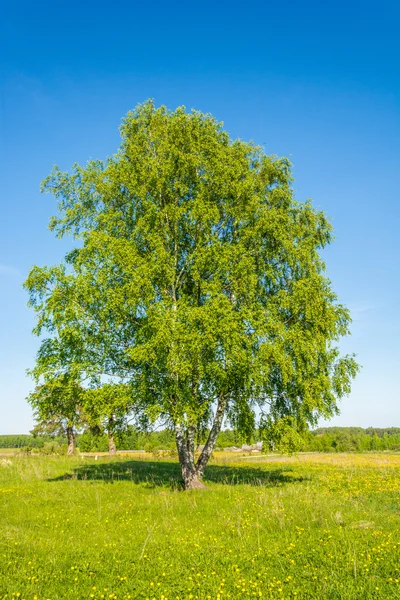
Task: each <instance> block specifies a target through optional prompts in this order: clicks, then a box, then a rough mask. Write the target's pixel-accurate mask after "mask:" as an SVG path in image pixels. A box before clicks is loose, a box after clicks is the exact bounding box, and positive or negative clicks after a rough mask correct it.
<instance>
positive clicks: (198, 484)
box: [184, 477, 207, 490]
mask: <svg viewBox="0 0 400 600" xmlns="http://www.w3.org/2000/svg"><path fill="white" fill-rule="evenodd" d="M184 485H185V490H206V489H207V486H205V485H204V483H203V482H202V481H201V479H199V478H198V477H191V478H190V479H189V480H186V481H184Z"/></svg>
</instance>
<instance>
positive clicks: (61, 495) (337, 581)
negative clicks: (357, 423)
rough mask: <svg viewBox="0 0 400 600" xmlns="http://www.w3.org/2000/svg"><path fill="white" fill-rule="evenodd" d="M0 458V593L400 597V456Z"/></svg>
mask: <svg viewBox="0 0 400 600" xmlns="http://www.w3.org/2000/svg"><path fill="white" fill-rule="evenodd" d="M206 475H207V483H208V489H207V490H206V491H196V492H182V491H180V488H179V482H178V481H179V469H178V465H177V464H176V463H174V462H171V461H167V460H155V459H146V458H145V457H126V456H123V457H117V458H115V459H113V460H110V459H109V458H104V457H102V458H99V460H97V461H95V460H94V458H88V457H85V458H83V459H82V458H80V457H72V458H70V459H67V458H59V457H54V458H53V457H39V456H32V457H23V456H15V457H9V458H8V457H4V456H3V457H1V458H0V528H1V529H0V531H1V533H0V535H1V539H0V544H1V545H0V598H8V599H10V598H14V599H17V598H18V599H19V600H22V599H25V600H28V599H29V600H34V599H35V600H45V599H50V600H55V599H65V600H73V599H83V598H85V599H95V600H99V599H101V600H103V599H108V600H123V599H126V600H127V599H133V598H137V599H146V598H148V599H149V600H153V599H156V600H167V599H168V600H176V599H178V598H179V599H180V600H183V599H193V600H194V599H198V600H200V599H201V600H203V599H204V600H209V599H212V600H224V599H225V598H235V599H236V598H271V599H272V598H273V599H279V600H280V599H289V598H291V599H292V598H297V599H307V600H309V599H314V598H315V599H322V598H324V599H325V598H327V599H339V598H343V599H350V598H351V599H354V600H362V599H369V598H400V477H399V476H400V456H398V455H389V454H380V455H339V454H338V455H312V456H298V457H292V458H283V457H282V458H280V457H256V458H255V457H251V458H250V457H249V458H239V457H234V456H227V455H221V456H219V457H217V458H215V459H214V461H213V463H212V464H211V465H210V467H209V468H208V470H207V473H206Z"/></svg>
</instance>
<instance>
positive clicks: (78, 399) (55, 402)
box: [28, 374, 84, 454]
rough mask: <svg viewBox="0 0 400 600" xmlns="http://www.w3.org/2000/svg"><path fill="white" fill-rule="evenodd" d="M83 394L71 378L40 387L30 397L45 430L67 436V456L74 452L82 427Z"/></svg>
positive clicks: (55, 380) (58, 378)
mask: <svg viewBox="0 0 400 600" xmlns="http://www.w3.org/2000/svg"><path fill="white" fill-rule="evenodd" d="M83 394H84V390H83V388H82V387H81V385H80V384H79V383H78V382H77V381H76V379H75V378H74V377H73V376H71V375H70V374H64V375H62V376H59V377H57V378H54V379H50V380H48V381H45V382H44V383H42V384H40V385H37V386H36V388H35V391H34V392H32V393H31V394H30V395H29V396H28V402H29V403H30V404H31V406H32V408H33V411H34V417H35V419H36V420H37V421H38V422H39V423H41V424H42V428H43V427H44V429H47V430H48V429H51V430H52V431H53V432H54V431H55V430H58V432H62V433H64V434H65V435H66V436H67V443H68V448H67V454H73V453H74V451H75V433H76V430H77V429H79V428H80V426H81V424H82V420H81V417H82V408H81V407H82V397H83Z"/></svg>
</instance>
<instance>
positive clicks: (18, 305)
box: [0, 0, 400, 433]
mask: <svg viewBox="0 0 400 600" xmlns="http://www.w3.org/2000/svg"><path fill="white" fill-rule="evenodd" d="M399 22H400V5H399V3H398V2H396V1H394V0H393V1H387V0H381V1H380V2H377V1H374V2H369V1H368V0H367V1H363V2H355V1H353V0H347V1H343V0H339V1H338V2H330V3H327V2H321V1H320V0H319V1H311V2H310V1H309V2H307V1H306V0H304V1H303V2H299V1H286V2H270V1H268V0H255V1H253V2H251V3H245V2H240V3H239V2H238V3H235V2H234V1H230V2H225V1H220V2H209V1H206V2H202V3H188V2H185V3H180V2H169V3H167V2H163V3H159V2H132V1H130V2H126V1H125V0H122V1H116V2H114V3H113V4H112V3H110V2H103V1H102V0H100V1H96V2H93V1H91V0H85V1H84V2H82V1H81V2H77V1H76V0H69V1H68V2H65V1H62V0H59V1H57V2H51V3H50V2H46V1H42V2H35V3H34V2H27V1H18V0H12V1H8V0H3V2H2V3H1V19H0V176H1V180H0V201H1V220H0V234H1V235H0V336H1V337H0V433H19V432H28V430H29V429H30V428H31V427H32V424H33V422H32V417H31V412H30V408H29V406H28V405H27V404H26V402H25V396H26V394H27V393H28V391H29V389H30V388H31V386H32V384H31V382H30V381H29V380H28V379H27V378H26V377H25V369H26V368H28V367H30V366H32V364H33V361H34V356H35V352H36V349H37V347H38V341H37V340H36V339H35V338H34V337H33V336H32V335H31V329H32V326H33V315H32V314H31V312H30V311H29V310H28V309H27V307H26V301H27V297H26V294H25V292H24V291H23V290H22V289H21V284H22V282H23V280H24V278H25V277H26V275H27V273H28V271H29V269H30V267H31V266H32V265H33V264H35V263H36V264H39V265H43V264H46V263H47V264H52V263H56V262H58V261H60V260H61V259H62V257H63V254H64V252H65V250H66V248H67V243H66V242H64V241H63V242H60V241H57V240H56V239H55V238H54V237H53V234H51V233H50V232H49V231H47V223H48V219H49V216H50V215H51V214H53V213H54V211H55V203H54V200H53V199H52V198H50V197H49V196H41V195H40V193H39V184H40V181H41V180H42V179H43V178H44V177H45V176H46V175H47V174H48V173H49V171H50V169H51V167H52V165H53V164H55V163H57V164H58V165H59V166H61V167H62V168H65V169H67V168H69V167H70V166H71V164H72V163H73V162H74V161H78V162H84V161H86V160H87V159H89V158H104V157H106V156H107V155H110V154H112V153H114V152H115V150H116V149H117V146H118V143H119V134H118V126H119V123H120V120H121V118H122V117H123V116H124V114H125V113H126V112H127V111H128V110H129V109H131V108H133V107H134V106H135V105H136V104H137V103H138V102H142V101H144V100H145V99H147V98H149V97H152V98H154V99H155V101H156V103H157V104H166V105H167V106H168V107H170V108H174V107H176V106H178V105H181V104H184V105H186V106H187V107H188V108H192V107H194V108H197V109H199V110H202V111H209V112H212V113H213V114H214V115H215V116H216V117H217V118H218V119H220V120H223V121H224V122H225V126H226V128H227V129H228V130H229V131H230V133H231V134H232V136H234V137H241V138H244V139H253V140H254V141H256V142H257V143H261V144H263V145H264V147H265V149H266V151H267V152H268V153H271V154H280V155H286V156H289V157H290V159H291V160H292V162H293V165H294V176H295V189H296V194H297V198H298V199H300V200H303V199H305V198H308V197H311V198H312V199H313V201H314V203H315V205H316V206H318V207H319V208H322V209H323V210H325V211H326V213H327V214H328V215H329V216H330V218H331V220H332V222H333V224H334V227H335V232H336V242H335V244H334V245H333V246H332V247H330V248H329V249H328V251H327V252H326V253H325V258H326V261H327V264H328V272H329V275H330V277H331V279H332V281H333V285H334V288H335V289H336V291H337V292H338V294H339V296H340V299H341V300H342V301H343V302H344V303H345V304H347V305H348V306H349V307H350V309H351V310H352V314H353V319H354V323H353V326H352V331H353V335H352V336H351V338H348V339H346V341H345V342H344V343H343V350H345V351H354V352H355V353H356V354H357V355H358V360H359V362H361V364H362V365H363V369H362V372H361V373H360V374H359V376H358V378H357V381H356V382H355V384H354V386H353V392H352V394H351V396H350V397H349V398H347V399H345V400H344V401H343V403H342V405H341V408H342V414H341V416H340V417H338V418H336V419H334V420H333V421H332V424H337V425H360V426H369V425H373V426H398V427H399V426H400V402H399V401H400V383H399V378H398V373H399V371H400V344H399V338H400V311H399V305H400V276H399V259H400V253H399V252H398V228H399V219H400V208H399V206H400V203H399V183H398V182H399V174H400V148H399V143H400V41H399V40H400V36H399V33H398V28H399Z"/></svg>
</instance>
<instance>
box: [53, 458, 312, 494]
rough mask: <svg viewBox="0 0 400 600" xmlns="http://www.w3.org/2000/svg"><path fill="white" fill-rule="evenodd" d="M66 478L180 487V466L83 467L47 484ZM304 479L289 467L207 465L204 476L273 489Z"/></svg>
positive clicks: (130, 463)
mask: <svg viewBox="0 0 400 600" xmlns="http://www.w3.org/2000/svg"><path fill="white" fill-rule="evenodd" d="M66 479H75V480H86V481H103V482H105V483H115V482H117V481H132V483H135V484H141V485H144V486H145V487H150V488H155V487H168V488H171V489H181V488H182V478H181V473H180V466H179V464H178V463H175V462H167V461H149V460H124V461H112V462H111V461H110V462H99V463H96V464H93V463H90V464H84V465H81V466H79V467H76V468H75V469H73V470H72V472H69V473H65V474H64V475H61V476H59V477H56V478H53V479H50V480H49V481H63V480H66ZM306 479H307V478H305V477H302V476H299V475H295V474H294V473H293V472H292V470H291V468H290V467H286V468H285V467H283V468H279V469H262V468H257V467H254V466H247V465H243V466H242V467H237V466H229V465H213V464H212V465H209V466H208V467H207V469H206V472H205V475H204V483H205V484H207V482H212V483H219V484H225V485H239V484H247V485H254V486H264V487H274V486H280V485H285V484H291V483H299V482H302V481H305V480H306Z"/></svg>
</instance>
